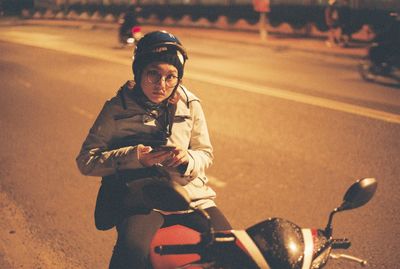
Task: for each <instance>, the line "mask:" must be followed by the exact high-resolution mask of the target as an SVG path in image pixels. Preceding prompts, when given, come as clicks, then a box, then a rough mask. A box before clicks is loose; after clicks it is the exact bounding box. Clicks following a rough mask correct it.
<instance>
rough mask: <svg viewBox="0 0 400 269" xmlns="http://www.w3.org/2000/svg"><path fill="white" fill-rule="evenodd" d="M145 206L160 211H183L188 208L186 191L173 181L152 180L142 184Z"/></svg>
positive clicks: (188, 202)
mask: <svg viewBox="0 0 400 269" xmlns="http://www.w3.org/2000/svg"><path fill="white" fill-rule="evenodd" d="M142 190H143V198H144V202H145V204H146V206H147V207H148V208H151V209H158V210H162V211H184V210H189V209H190V198H189V195H188V193H187V191H186V190H185V189H184V188H183V187H182V186H181V185H179V184H178V183H176V182H174V181H154V182H151V183H149V184H146V185H145V186H143V189H142Z"/></svg>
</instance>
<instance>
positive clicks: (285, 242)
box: [246, 218, 305, 269]
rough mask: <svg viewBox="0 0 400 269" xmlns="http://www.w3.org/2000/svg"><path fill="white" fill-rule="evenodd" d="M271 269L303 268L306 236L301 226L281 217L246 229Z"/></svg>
mask: <svg viewBox="0 0 400 269" xmlns="http://www.w3.org/2000/svg"><path fill="white" fill-rule="evenodd" d="M246 232H247V233H248V234H249V235H250V237H251V238H252V239H253V241H254V242H255V244H256V245H257V247H258V248H259V249H260V251H261V253H262V254H263V256H264V258H265V260H266V261H267V262H268V265H269V266H270V267H271V269H301V268H302V265H303V260H304V252H305V251H304V249H305V244H304V238H303V233H302V231H301V228H300V227H299V226H297V225H296V224H294V223H292V222H290V221H288V220H284V219H281V218H271V219H268V220H266V221H263V222H261V223H258V224H256V225H254V226H252V227H250V228H248V229H247V230H246Z"/></svg>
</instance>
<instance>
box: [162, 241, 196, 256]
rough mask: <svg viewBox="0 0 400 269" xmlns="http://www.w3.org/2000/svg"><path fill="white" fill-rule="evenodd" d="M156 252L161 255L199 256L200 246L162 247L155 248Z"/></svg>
mask: <svg viewBox="0 0 400 269" xmlns="http://www.w3.org/2000/svg"><path fill="white" fill-rule="evenodd" d="M154 251H155V252H156V253H157V254H160V255H172V254H199V252H200V248H199V245H198V244H195V245H193V244H186V245H162V246H157V247H155V249H154Z"/></svg>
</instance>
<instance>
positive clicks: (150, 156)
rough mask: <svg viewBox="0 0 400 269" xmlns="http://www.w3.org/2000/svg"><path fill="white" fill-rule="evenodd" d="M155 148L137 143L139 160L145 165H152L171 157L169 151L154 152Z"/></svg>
mask: <svg viewBox="0 0 400 269" xmlns="http://www.w3.org/2000/svg"><path fill="white" fill-rule="evenodd" d="M152 150H153V148H152V147H150V146H145V145H142V144H139V145H137V154H138V160H139V162H140V163H141V164H142V165H143V166H144V167H151V166H153V165H155V164H158V163H162V162H164V161H165V160H167V159H168V158H170V156H171V153H170V152H168V151H157V152H152Z"/></svg>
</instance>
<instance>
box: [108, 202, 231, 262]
mask: <svg viewBox="0 0 400 269" xmlns="http://www.w3.org/2000/svg"><path fill="white" fill-rule="evenodd" d="M206 211H207V213H208V214H209V215H210V217H211V223H212V225H213V227H214V229H215V230H230V229H231V226H230V224H229V222H228V221H227V219H226V218H225V216H224V215H223V214H222V212H221V211H220V210H219V209H218V208H217V207H211V208H207V209H206ZM175 224H181V225H184V226H187V227H189V228H192V229H194V230H196V231H199V232H205V231H206V230H207V227H208V224H207V220H206V219H205V218H204V217H203V216H201V215H200V214H199V213H197V212H195V213H190V214H179V215H167V216H164V215H162V214H160V213H158V212H154V211H152V212H150V213H149V214H137V215H132V216H129V217H126V218H125V219H124V220H123V221H122V222H121V223H120V224H119V225H117V231H118V239H117V243H116V245H115V247H114V252H113V255H112V257H111V261H110V267H109V268H110V269H133V268H134V269H145V268H151V267H149V260H148V257H149V251H150V243H151V241H152V239H153V236H154V235H155V233H156V232H157V230H158V229H160V228H161V227H168V226H171V225H175Z"/></svg>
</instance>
